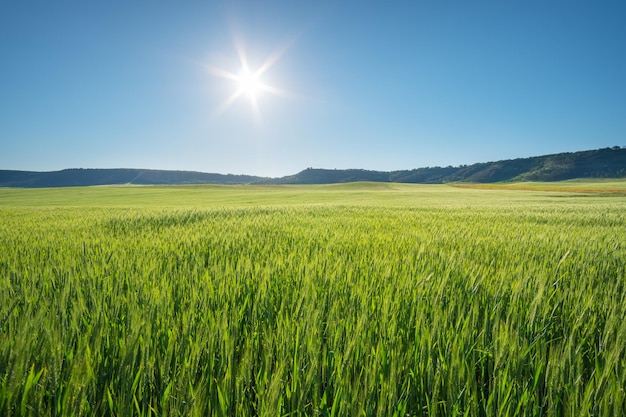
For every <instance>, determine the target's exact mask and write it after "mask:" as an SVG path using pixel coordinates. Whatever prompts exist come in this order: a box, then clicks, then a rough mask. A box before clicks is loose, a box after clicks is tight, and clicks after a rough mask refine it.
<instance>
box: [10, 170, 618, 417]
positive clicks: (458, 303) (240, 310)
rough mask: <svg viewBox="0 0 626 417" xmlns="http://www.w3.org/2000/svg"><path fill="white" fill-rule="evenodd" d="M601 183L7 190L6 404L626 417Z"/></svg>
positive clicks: (612, 237)
mask: <svg viewBox="0 0 626 417" xmlns="http://www.w3.org/2000/svg"><path fill="white" fill-rule="evenodd" d="M580 184H581V183H579V185H580ZM603 184H604V183H596V184H593V183H590V182H587V183H584V189H585V190H587V192H586V193H580V192H578V193H575V192H568V191H571V189H570V190H567V184H565V185H563V187H564V188H561V189H551V190H550V191H542V190H541V189H540V187H535V188H532V187H526V188H531V190H526V191H520V190H503V189H475V188H457V187H450V186H444V185H441V186H423V185H399V184H369V183H357V184H342V185H325V186H189V187H130V186H129V187H91V188H67V189H40V190H16V189H0V414H1V415H50V416H54V415H77V416H78V415H105V416H113V415H115V416H126V415H143V416H148V415H154V416H157V415H158V416H165V415H170V416H176V415H198V416H200V415H202V416H204V415H214V416H225V415H237V416H252V415H262V416H280V415H294V416H295V415H320V416H374V415H381V416H383V415H384V416H392V415H396V416H406V415H409V416H425V415H431V416H434V415H441V416H449V415H468V416H503V415H528V416H531V415H532V416H535V415H544V416H583V415H594V416H614V415H626V394H625V392H624V389H625V387H626V351H625V350H626V321H625V320H624V318H625V317H626V303H625V302H624V300H626V286H625V283H626V282H625V281H626V214H625V213H626V211H625V210H624V208H625V204H626V197H625V196H624V195H623V194H621V193H604V192H600V193H596V192H589V190H590V189H591V188H594V187H595V189H601V188H602V187H604V185H603ZM616 184H617V185H616ZM625 184H626V183H624V182H614V184H612V185H611V187H612V188H615V187H622V188H626V187H625ZM552 186H554V184H552ZM580 189H582V188H580ZM564 190H567V191H564Z"/></svg>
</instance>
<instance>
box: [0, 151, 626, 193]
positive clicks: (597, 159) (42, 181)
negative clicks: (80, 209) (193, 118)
mask: <svg viewBox="0 0 626 417" xmlns="http://www.w3.org/2000/svg"><path fill="white" fill-rule="evenodd" d="M576 178H626V148H624V147H619V146H614V147H612V148H602V149H597V150H591V151H581V152H566V153H559V154H553V155H544V156H535V157H531V158H518V159H508V160H502V161H495V162H485V163H477V164H472V165H461V166H458V167H452V166H449V167H426V168H417V169H412V170H403V171H391V172H385V171H368V170H364V169H316V168H307V169H305V170H304V171H301V172H299V173H297V174H295V175H290V176H286V177H282V178H264V177H256V176H251V175H232V174H228V175H223V174H209V173H204V172H195V171H164V170H150V169H65V170H62V171H52V172H33V171H8V170H0V187H23V188H35V187H78V186H89V185H115V184H140V185H181V184H335V183H345V182H355V181H371V182H403V183H420V184H442V183H447V182H474V183H490V182H516V181H547V182H549V181H563V180H570V179H576Z"/></svg>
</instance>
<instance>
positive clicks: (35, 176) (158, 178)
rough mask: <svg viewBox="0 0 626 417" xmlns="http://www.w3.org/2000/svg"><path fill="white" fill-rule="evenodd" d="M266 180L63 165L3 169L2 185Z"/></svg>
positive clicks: (150, 183) (0, 174) (26, 186)
mask: <svg viewBox="0 0 626 417" xmlns="http://www.w3.org/2000/svg"><path fill="white" fill-rule="evenodd" d="M263 180H266V178H262V177H254V176H250V175H231V174H228V175H222V174H208V173H204V172H194V171H164V170H150V169H64V170H62V171H52V172H32V171H3V170H0V186H1V187H24V188H32V187H78V186H86V185H116V184H138V185H159V184H161V185H167V184H172V185H173V184H247V183H254V182H260V181H263Z"/></svg>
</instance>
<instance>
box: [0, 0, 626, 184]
mask: <svg viewBox="0 0 626 417" xmlns="http://www.w3.org/2000/svg"><path fill="white" fill-rule="evenodd" d="M624 22H626V2H623V1H617V0H616V1H591V0H588V1H576V0H570V1H551V0H545V1H535V0H524V1H521V0H520V1H513V0H498V1H495V0H493V1H487V0H476V1H472V0H470V1H467V0H464V1H460V0H459V1H452V0H450V1H445V0H444V1H438V0H437V1H435V0H416V1H398V2H373V1H372V2H368V1H344V2H341V1H336V2H335V1H333V2H324V1H315V2H304V1H302V2H300V1H283V2H261V1H245V2H231V1H229V2H208V1H203V2H201V1H181V2H168V1H158V0H156V1H155V0H151V1H140V0H134V1H121V0H119V1H117V0H108V1H90V2H87V1H68V0H60V1H40V2H38V1H34V0H30V1H28V0H26V1H4V2H0V62H1V65H0V169H21V170H37V171H48V170H57V169H63V168H122V167H123V168H154V169H178V170H196V171H204V172H219V173H234V174H240V173H243V174H253V175H262V176H283V175H289V174H293V173H296V172H298V171H300V170H302V169H304V168H307V167H319V168H363V169H375V170H396V169H411V168H418V167H424V166H447V165H460V164H470V163H474V162H485V161H492V160H499V159H508V158H516V157H526V156H535V155H542V154H549V153H557V152H571V151H577V150H586V149H595V148H601V147H608V146H615V145H619V146H626V25H625V24H624ZM241 57H244V58H245V62H246V63H247V66H248V68H249V70H250V71H251V72H254V71H255V70H257V69H259V68H261V67H263V65H264V63H266V64H268V65H266V66H265V70H264V72H263V73H262V74H261V75H260V76H259V77H258V79H259V82H262V83H263V85H265V86H271V87H273V89H271V90H267V89H266V90H263V88H259V91H258V93H257V94H256V95H255V97H256V107H254V106H253V105H252V100H251V99H250V97H249V96H248V95H247V94H245V93H244V94H240V95H239V96H237V97H236V98H235V99H233V97H234V95H235V94H236V92H237V91H238V90H239V89H240V87H241V85H240V83H239V82H237V81H236V80H233V79H229V78H227V77H224V76H223V75H224V74H225V73H229V74H231V75H233V76H235V78H236V77H237V76H239V75H240V74H241V69H242V58H241ZM220 74H221V75H222V76H220ZM229 98H230V99H229Z"/></svg>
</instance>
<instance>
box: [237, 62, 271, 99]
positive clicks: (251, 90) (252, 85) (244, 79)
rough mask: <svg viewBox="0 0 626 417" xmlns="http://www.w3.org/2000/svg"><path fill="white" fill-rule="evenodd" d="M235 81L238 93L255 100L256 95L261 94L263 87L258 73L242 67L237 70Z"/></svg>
mask: <svg viewBox="0 0 626 417" xmlns="http://www.w3.org/2000/svg"><path fill="white" fill-rule="evenodd" d="M236 81H237V84H238V86H239V90H238V94H239V95H246V96H248V98H250V100H252V101H256V100H257V97H258V95H259V94H261V92H262V90H263V88H264V87H265V84H263V81H262V80H261V77H260V76H259V74H256V73H253V72H251V71H250V70H249V69H247V68H243V69H242V70H241V71H240V72H239V75H237V80H236Z"/></svg>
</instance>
